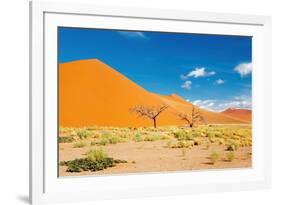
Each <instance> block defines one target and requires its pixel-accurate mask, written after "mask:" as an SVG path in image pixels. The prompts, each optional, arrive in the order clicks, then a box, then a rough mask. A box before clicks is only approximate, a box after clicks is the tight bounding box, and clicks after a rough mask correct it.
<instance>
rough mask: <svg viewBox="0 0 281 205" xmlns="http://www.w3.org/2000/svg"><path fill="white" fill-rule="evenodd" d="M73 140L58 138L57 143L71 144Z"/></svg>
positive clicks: (70, 138)
mask: <svg viewBox="0 0 281 205" xmlns="http://www.w3.org/2000/svg"><path fill="white" fill-rule="evenodd" d="M74 140H75V139H74V137H59V143H71V142H73V141H74Z"/></svg>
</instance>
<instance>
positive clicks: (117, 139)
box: [107, 136, 122, 144]
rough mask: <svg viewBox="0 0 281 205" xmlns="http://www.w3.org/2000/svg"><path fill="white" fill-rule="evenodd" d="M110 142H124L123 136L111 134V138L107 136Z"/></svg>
mask: <svg viewBox="0 0 281 205" xmlns="http://www.w3.org/2000/svg"><path fill="white" fill-rule="evenodd" d="M107 140H108V143H109V144H117V143H120V142H122V140H121V138H119V137H117V136H110V137H109V138H107Z"/></svg>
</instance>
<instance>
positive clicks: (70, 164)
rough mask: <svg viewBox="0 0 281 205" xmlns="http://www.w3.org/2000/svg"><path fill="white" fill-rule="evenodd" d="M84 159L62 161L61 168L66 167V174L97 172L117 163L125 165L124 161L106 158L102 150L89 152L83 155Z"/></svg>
mask: <svg viewBox="0 0 281 205" xmlns="http://www.w3.org/2000/svg"><path fill="white" fill-rule="evenodd" d="M85 155H86V157H85V158H81V159H74V160H70V161H63V162H61V163H60V165H61V166H67V170H66V171H67V172H81V171H92V172H95V171H99V170H103V169H106V168H108V167H114V166H116V164H119V163H127V161H125V160H119V159H113V158H111V157H108V156H107V155H106V153H105V152H104V151H103V150H102V149H95V150H90V151H88V152H86V153H85Z"/></svg>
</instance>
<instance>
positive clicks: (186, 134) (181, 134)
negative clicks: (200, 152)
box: [174, 130, 193, 140]
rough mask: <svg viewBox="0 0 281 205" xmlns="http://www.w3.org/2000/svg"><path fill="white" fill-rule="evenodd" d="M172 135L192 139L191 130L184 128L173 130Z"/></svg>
mask: <svg viewBox="0 0 281 205" xmlns="http://www.w3.org/2000/svg"><path fill="white" fill-rule="evenodd" d="M174 136H175V138H177V139H178V140H192V139H193V135H192V133H191V132H187V131H185V130H179V131H177V132H175V133H174Z"/></svg>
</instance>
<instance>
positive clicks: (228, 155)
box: [225, 151, 235, 162]
mask: <svg viewBox="0 0 281 205" xmlns="http://www.w3.org/2000/svg"><path fill="white" fill-rule="evenodd" d="M225 157H226V161H229V162H232V161H233V159H234V157H235V153H234V152H233V151H230V152H227V153H226V155H225Z"/></svg>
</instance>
